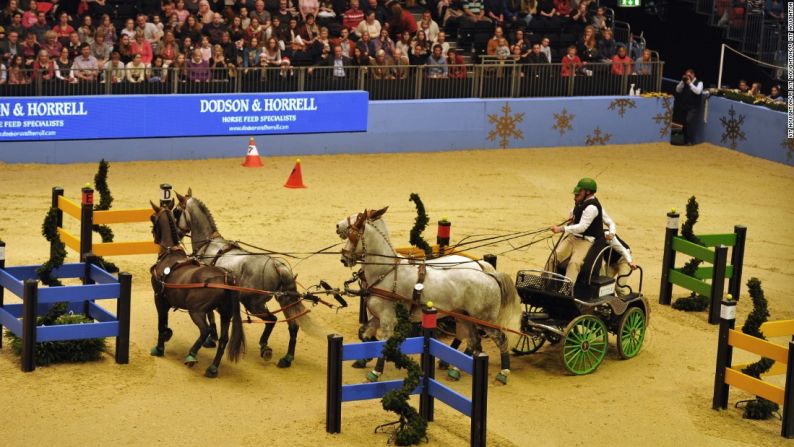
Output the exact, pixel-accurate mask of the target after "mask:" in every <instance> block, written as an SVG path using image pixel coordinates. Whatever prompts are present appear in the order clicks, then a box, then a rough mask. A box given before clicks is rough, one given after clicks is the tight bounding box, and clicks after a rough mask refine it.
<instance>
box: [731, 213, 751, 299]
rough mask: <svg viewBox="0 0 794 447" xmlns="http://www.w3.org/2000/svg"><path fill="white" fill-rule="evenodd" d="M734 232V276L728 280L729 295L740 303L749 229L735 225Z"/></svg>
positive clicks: (732, 263)
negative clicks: (745, 245)
mask: <svg viewBox="0 0 794 447" xmlns="http://www.w3.org/2000/svg"><path fill="white" fill-rule="evenodd" d="M733 232H734V234H736V243H735V244H734V245H733V249H732V250H731V266H733V275H731V279H730V280H728V293H730V294H731V295H733V299H735V300H737V301H738V300H739V294H740V293H741V291H742V265H743V264H744V244H745V242H746V241H747V227H745V226H744V225H734V227H733Z"/></svg>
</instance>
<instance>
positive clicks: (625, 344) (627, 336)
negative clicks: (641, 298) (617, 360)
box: [617, 307, 647, 359]
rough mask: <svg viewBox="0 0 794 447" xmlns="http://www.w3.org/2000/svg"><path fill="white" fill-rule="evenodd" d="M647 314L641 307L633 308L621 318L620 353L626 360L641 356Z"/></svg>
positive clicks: (619, 327)
mask: <svg viewBox="0 0 794 447" xmlns="http://www.w3.org/2000/svg"><path fill="white" fill-rule="evenodd" d="M646 324H647V321H646V320H645V312H644V311H643V310H642V308H640V307H632V308H631V309H629V310H628V312H626V313H625V314H623V316H622V317H621V318H620V325H619V326H618V343H617V345H618V353H619V354H620V356H621V357H622V358H624V359H630V358H632V357H634V356H636V355H637V354H639V352H640V349H642V342H643V341H644V340H645V328H646Z"/></svg>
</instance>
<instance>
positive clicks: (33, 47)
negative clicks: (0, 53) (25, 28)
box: [19, 33, 39, 68]
mask: <svg viewBox="0 0 794 447" xmlns="http://www.w3.org/2000/svg"><path fill="white" fill-rule="evenodd" d="M19 49H20V53H19V54H22V58H23V59H25V66H26V67H28V68H30V67H31V66H32V65H33V62H34V61H35V60H36V58H37V56H38V54H39V44H38V43H36V35H35V34H33V33H28V34H27V35H26V36H25V40H24V41H23V42H22V45H20V46H19Z"/></svg>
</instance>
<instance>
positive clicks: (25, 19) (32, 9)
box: [20, 0, 39, 30]
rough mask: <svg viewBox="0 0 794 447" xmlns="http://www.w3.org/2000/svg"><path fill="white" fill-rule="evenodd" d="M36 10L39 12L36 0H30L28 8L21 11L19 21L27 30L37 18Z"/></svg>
mask: <svg viewBox="0 0 794 447" xmlns="http://www.w3.org/2000/svg"><path fill="white" fill-rule="evenodd" d="M38 12H39V5H38V3H37V2H36V0H30V1H29V2H28V9H27V10H26V11H25V12H23V13H22V17H21V20H20V23H21V24H22V26H23V27H24V28H25V29H26V30H29V29H30V27H31V26H33V25H35V24H36V21H37V20H38Z"/></svg>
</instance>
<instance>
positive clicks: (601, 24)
mask: <svg viewBox="0 0 794 447" xmlns="http://www.w3.org/2000/svg"><path fill="white" fill-rule="evenodd" d="M605 13H606V9H604V7H603V6H599V7H598V8H597V9H596V14H595V15H594V16H593V17H592V21H591V24H592V25H593V26H594V27H595V29H596V31H598V32H603V31H604V30H605V29H607V18H606V16H605V15H604V14H605Z"/></svg>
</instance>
